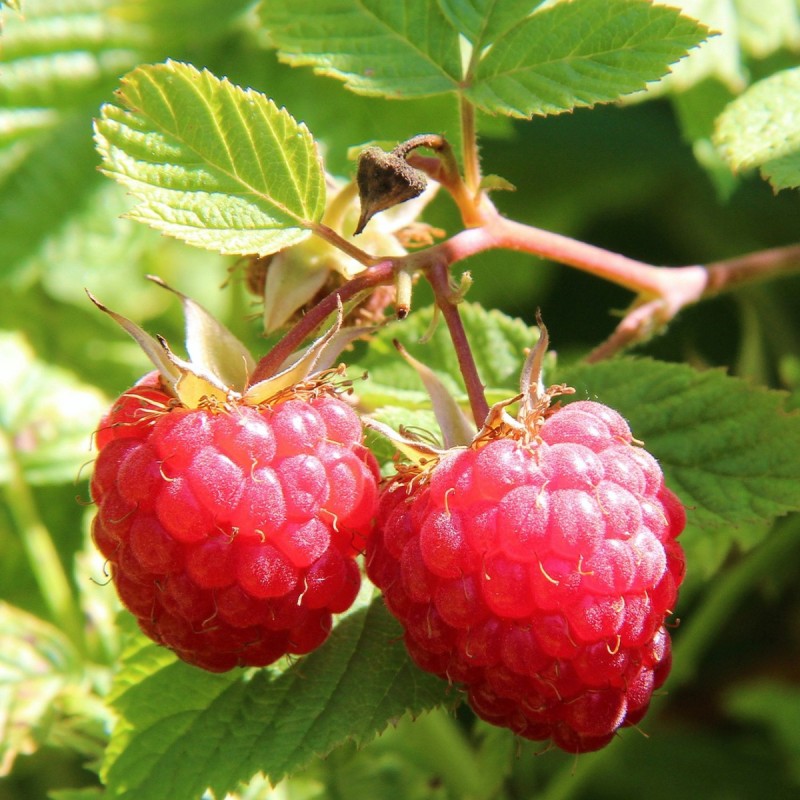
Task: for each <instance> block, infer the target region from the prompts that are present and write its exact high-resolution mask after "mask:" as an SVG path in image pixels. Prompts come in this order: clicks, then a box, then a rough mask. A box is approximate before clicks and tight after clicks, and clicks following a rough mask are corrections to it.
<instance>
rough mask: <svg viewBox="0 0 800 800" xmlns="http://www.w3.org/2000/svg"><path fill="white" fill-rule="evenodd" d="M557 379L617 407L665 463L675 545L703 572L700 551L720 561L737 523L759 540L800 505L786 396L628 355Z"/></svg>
mask: <svg viewBox="0 0 800 800" xmlns="http://www.w3.org/2000/svg"><path fill="white" fill-rule="evenodd" d="M559 380H565V381H567V383H569V384H570V385H571V386H574V387H575V388H576V389H577V393H576V395H575V397H576V399H584V398H589V399H596V400H599V401H600V402H602V403H606V404H607V405H609V406H611V407H613V408H615V409H617V410H618V411H619V412H620V413H621V414H622V415H623V416H624V417H625V418H626V419H628V421H629V422H630V424H631V430H632V431H633V435H634V436H635V437H637V438H638V439H641V440H642V441H643V442H644V444H645V447H646V448H647V449H648V450H649V451H650V452H651V453H652V454H653V455H654V456H656V458H657V459H658V460H659V461H660V462H661V465H662V467H663V469H664V475H665V478H666V482H667V485H668V486H669V487H670V488H671V489H672V490H673V491H674V492H675V493H676V494H677V495H678V497H679V498H680V499H681V501H682V502H683V503H684V505H685V506H686V508H687V512H688V525H687V530H686V532H685V533H684V534H683V536H682V537H681V541H682V542H683V544H684V546H685V547H686V549H687V551H689V553H690V561H692V562H693V563H695V564H697V567H698V568H700V569H701V570H702V569H703V568H702V564H703V561H704V558H703V554H704V553H705V554H707V555H708V557H709V558H710V559H711V560H712V562H713V566H714V567H716V566H717V565H718V563H719V561H720V557H719V553H720V552H721V553H722V554H724V553H726V552H727V551H728V550H729V549H730V546H731V544H732V543H733V542H734V541H736V538H737V536H738V535H739V531H737V529H738V528H741V529H742V530H744V531H745V532H746V533H747V532H748V531H751V529H752V535H747V538H748V539H750V540H752V539H755V540H758V539H759V538H761V537H762V536H763V535H764V532H765V531H766V527H765V526H766V523H767V521H768V520H769V519H771V518H774V517H776V516H778V515H781V514H785V513H787V512H789V511H794V510H798V509H800V488H799V487H800V414H798V413H796V412H792V413H789V412H787V411H786V402H787V395H786V394H785V393H783V392H778V391H772V390H768V389H764V388H759V387H753V386H751V385H749V384H748V383H746V382H745V381H743V380H740V379H738V378H732V377H729V376H727V375H726V374H725V373H724V372H722V371H721V370H710V371H707V372H698V371H696V370H693V369H691V368H690V367H687V366H684V365H678V364H667V363H663V362H658V361H651V360H647V359H634V358H622V359H615V360H614V361H610V362H607V363H600V364H595V365H591V366H576V367H571V368H569V369H567V370H565V371H564V372H563V374H560V375H559ZM754 526H757V527H754ZM746 543H747V542H746ZM750 543H751V544H752V541H750ZM695 554H696V557H695Z"/></svg>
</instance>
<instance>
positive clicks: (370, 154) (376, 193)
mask: <svg viewBox="0 0 800 800" xmlns="http://www.w3.org/2000/svg"><path fill="white" fill-rule="evenodd" d="M356 182H357V183H358V193H359V196H360V198H361V216H360V217H359V220H358V225H357V226H356V230H355V233H354V235H357V234H359V233H361V231H363V230H364V226H365V225H366V224H367V223H368V222H369V221H370V219H372V217H373V216H375V214H377V213H378V212H380V211H385V210H386V209H387V208H391V207H392V206H396V205H397V204H398V203H403V202H405V201H406V200H411V199H412V198H414V197H418V196H419V195H421V194H422V193H423V192H424V191H425V187H426V186H427V180H426V178H425V176H424V175H423V174H422V173H421V172H420V171H419V170H416V169H414V168H413V167H412V166H411V165H410V164H409V163H408V162H407V161H406V159H405V157H404V156H403V155H399V154H398V153H397V152H396V151H394V152H391V153H387V152H385V151H384V150H381V149H380V147H367V148H365V149H364V150H363V151H362V153H361V155H360V156H359V158H358V173H357V175H356Z"/></svg>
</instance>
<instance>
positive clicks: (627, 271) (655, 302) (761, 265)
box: [429, 207, 800, 361]
mask: <svg viewBox="0 0 800 800" xmlns="http://www.w3.org/2000/svg"><path fill="white" fill-rule="evenodd" d="M486 213H487V209H486V207H484V214H486ZM493 249H510V250H517V251H521V252H526V253H530V254H532V255H536V256H540V257H542V258H547V259H550V260H552V261H556V262H558V263H561V264H566V265H568V266H572V267H575V268H577V269H580V270H583V271H584V272H588V273H590V274H592V275H595V276H597V277H598V278H603V279H604V280H608V281H611V282H612V283H616V284H617V285H619V286H622V287H624V288H626V289H629V290H630V291H632V292H634V293H635V294H636V299H635V300H634V303H633V305H632V306H631V309H630V311H629V312H628V313H627V314H626V315H625V317H624V318H623V319H622V321H621V322H620V324H619V325H618V327H617V329H616V330H615V331H614V333H613V334H612V335H611V337H610V338H609V339H608V340H607V341H606V342H604V343H603V344H602V345H600V346H599V347H598V348H597V349H596V350H595V351H593V352H592V353H591V354H590V355H589V360H590V361H599V360H600V359H603V358H608V357H609V356H611V355H613V354H615V353H617V352H619V351H620V350H621V349H623V348H625V347H629V346H631V345H633V344H636V343H638V342H641V341H643V340H645V339H647V338H648V337H650V336H651V335H652V334H653V333H655V332H656V331H657V330H659V329H660V328H661V327H663V326H664V325H666V324H667V323H668V322H669V321H670V320H671V319H673V317H675V315H676V314H677V313H678V312H679V311H680V310H681V309H683V308H684V307H686V306H687V305H691V304H692V303H696V302H698V301H699V300H702V299H706V298H709V297H713V296H715V295H717V294H720V293H721V292H724V291H730V290H732V289H734V288H738V287H739V286H742V285H745V284H747V283H754V282H757V281H764V280H768V279H771V278H775V277H777V276H779V275H785V274H789V273H793V272H800V245H790V246H787V247H779V248H774V249H771V250H763V251H759V252H755V253H750V254H748V255H745V256H739V257H737V258H733V259H729V260H725V261H717V262H714V263H712V264H709V265H706V266H703V265H690V266H684V267H658V266H654V265H652V264H646V263H644V262H642V261H637V260H636V259H632V258H628V257H627V256H623V255H620V254H619V253H613V252H611V251H608V250H604V249H603V248H601V247H596V246H595V245H591V244H588V243H586V242H581V241H578V240H576V239H571V238H569V237H567V236H562V235H561V234H557V233H552V232H550V231H545V230H542V229H540V228H535V227H533V226H531V225H525V224H522V223H519V222H515V221H513V220H509V219H506V218H505V217H502V216H500V214H498V213H495V214H494V215H493V216H489V217H488V218H487V221H486V223H485V224H484V225H483V226H482V227H480V228H473V229H470V230H465V231H461V232H460V233H458V234H456V235H455V236H453V237H451V238H450V239H448V240H447V241H445V242H441V243H440V244H438V245H436V246H435V247H433V248H431V251H434V252H430V251H429V255H431V256H433V257H437V258H443V259H444V261H445V262H446V263H447V264H453V263H455V262H457V261H461V260H462V259H465V258H468V257H469V256H472V255H476V254H478V253H481V252H485V251H487V250H493Z"/></svg>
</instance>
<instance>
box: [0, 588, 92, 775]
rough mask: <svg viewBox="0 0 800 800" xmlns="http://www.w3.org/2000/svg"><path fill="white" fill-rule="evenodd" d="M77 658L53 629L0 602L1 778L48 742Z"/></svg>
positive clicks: (57, 631)
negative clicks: (20, 758) (59, 700)
mask: <svg viewBox="0 0 800 800" xmlns="http://www.w3.org/2000/svg"><path fill="white" fill-rule="evenodd" d="M76 664H77V657H76V654H75V652H74V651H73V650H72V647H71V645H70V643H69V641H68V640H67V638H66V637H65V636H64V635H63V634H62V633H61V632H60V631H59V630H58V629H56V628H55V627H53V626H52V625H49V624H48V623H46V622H43V621H42V620H40V619H38V618H37V617H35V616H33V615H32V614H28V613H27V612H25V611H22V610H21V609H19V608H14V607H13V606H10V605H8V604H7V603H0V776H3V775H8V773H9V771H10V770H11V767H12V766H13V764H14V761H15V759H16V757H17V756H18V755H21V754H30V753H33V752H35V751H36V750H37V749H38V748H39V747H40V746H41V745H42V744H43V743H44V742H45V741H46V739H47V735H48V732H49V726H50V724H51V723H52V721H53V703H54V702H55V700H56V698H58V696H59V695H61V693H62V692H63V691H64V689H65V687H66V686H67V684H68V682H69V681H70V680H71V673H72V672H73V671H74V670H75V669H76Z"/></svg>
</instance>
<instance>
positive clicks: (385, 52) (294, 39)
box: [261, 0, 461, 98]
mask: <svg viewBox="0 0 800 800" xmlns="http://www.w3.org/2000/svg"><path fill="white" fill-rule="evenodd" d="M261 20H262V22H263V24H264V26H265V27H266V29H267V32H268V34H269V36H270V39H271V40H272V41H273V42H274V43H275V45H276V46H277V47H278V52H279V55H280V57H281V59H282V60H284V61H286V62H288V63H290V64H292V65H294V66H313V67H314V70H315V72H317V73H319V74H321V75H329V76H331V77H334V78H338V79H339V80H343V81H344V82H345V85H346V87H347V88H348V89H351V90H352V91H354V92H358V93H360V94H368V95H384V96H386V97H393V98H408V97H424V96H426V95H435V94H442V93H443V92H451V91H455V90H456V89H457V88H458V82H459V80H460V78H461V53H460V49H459V45H458V32H457V31H456V29H455V28H453V27H452V26H451V25H450V23H449V22H448V20H447V18H446V17H445V16H444V14H443V13H442V11H441V9H440V8H439V6H438V4H437V3H435V2H431V1H430V0H402V1H400V2H392V3H387V2H385V1H384V0H268V2H264V3H262V4H261Z"/></svg>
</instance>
